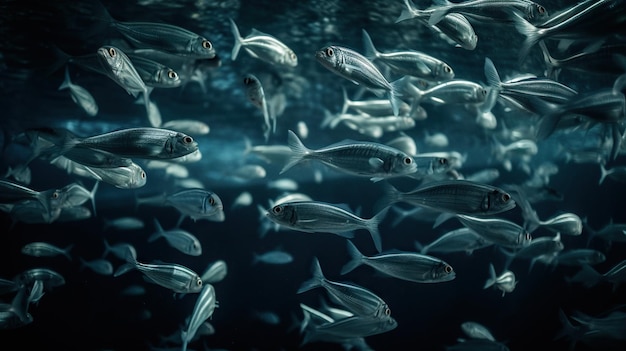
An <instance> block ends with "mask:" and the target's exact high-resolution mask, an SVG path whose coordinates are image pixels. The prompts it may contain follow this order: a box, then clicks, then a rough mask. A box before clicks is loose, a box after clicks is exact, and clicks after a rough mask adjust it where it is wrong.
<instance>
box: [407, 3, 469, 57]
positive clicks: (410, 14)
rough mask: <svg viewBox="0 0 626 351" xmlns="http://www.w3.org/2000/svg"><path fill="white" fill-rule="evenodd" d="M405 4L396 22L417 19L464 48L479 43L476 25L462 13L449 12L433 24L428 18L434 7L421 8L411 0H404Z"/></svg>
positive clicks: (467, 48)
mask: <svg viewBox="0 0 626 351" xmlns="http://www.w3.org/2000/svg"><path fill="white" fill-rule="evenodd" d="M404 4H405V5H406V9H404V10H402V13H401V14H400V16H399V17H398V19H396V23H399V22H402V21H406V20H409V19H417V20H418V21H419V22H421V23H423V24H424V25H427V26H430V27H431V28H433V29H435V30H438V31H440V32H441V33H443V34H444V35H446V36H447V37H448V38H449V39H451V40H452V41H454V43H456V45H457V46H460V47H462V48H463V49H466V50H474V49H475V48H476V44H478V36H477V35H476V32H475V31H474V27H472V25H471V24H470V22H469V21H468V20H467V18H465V16H463V15H462V14H460V13H449V14H447V15H445V16H444V17H443V18H442V19H441V20H440V21H439V22H437V23H436V24H435V25H432V26H431V25H430V24H429V23H428V19H429V18H430V15H431V14H432V13H433V12H434V10H433V9H426V10H420V9H418V8H416V6H415V4H413V3H412V2H411V0H404Z"/></svg>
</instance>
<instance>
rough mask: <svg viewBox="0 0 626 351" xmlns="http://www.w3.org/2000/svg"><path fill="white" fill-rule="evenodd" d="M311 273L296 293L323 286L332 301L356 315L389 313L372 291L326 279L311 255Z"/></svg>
mask: <svg viewBox="0 0 626 351" xmlns="http://www.w3.org/2000/svg"><path fill="white" fill-rule="evenodd" d="M311 273H312V274H313V277H312V278H311V279H309V280H307V281H305V282H303V283H302V285H300V288H299V289H298V294H301V293H303V292H306V291H309V290H311V289H314V288H316V287H323V288H324V289H325V290H326V292H328V294H329V295H330V297H331V298H332V300H333V301H335V302H337V303H339V304H341V305H342V306H344V307H345V308H347V309H348V310H349V311H350V312H352V313H354V314H355V315H357V316H360V317H375V318H385V316H390V315H391V310H390V309H389V306H388V305H387V303H386V302H385V301H383V299H381V298H380V297H379V296H377V295H376V294H374V293H373V292H371V291H369V290H367V289H365V288H363V287H360V286H358V285H354V284H349V283H342V282H335V281H331V280H328V279H326V277H325V276H324V273H323V272H322V267H321V266H320V263H319V260H318V259H317V257H313V265H312V266H311Z"/></svg>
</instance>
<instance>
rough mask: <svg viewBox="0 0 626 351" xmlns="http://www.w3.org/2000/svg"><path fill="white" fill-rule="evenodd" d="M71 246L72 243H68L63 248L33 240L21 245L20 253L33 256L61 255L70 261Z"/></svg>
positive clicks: (72, 245)
mask: <svg viewBox="0 0 626 351" xmlns="http://www.w3.org/2000/svg"><path fill="white" fill-rule="evenodd" d="M73 247H74V244H70V245H68V246H67V247H65V248H60V247H57V246H55V245H53V244H50V243H46V242H41V241H34V242H30V243H28V244H26V245H24V246H23V247H22V253H23V254H26V255H29V256H34V257H54V256H58V255H63V256H65V257H66V258H67V259H68V260H70V261H71V260H72V256H71V255H70V251H71V250H72V248H73Z"/></svg>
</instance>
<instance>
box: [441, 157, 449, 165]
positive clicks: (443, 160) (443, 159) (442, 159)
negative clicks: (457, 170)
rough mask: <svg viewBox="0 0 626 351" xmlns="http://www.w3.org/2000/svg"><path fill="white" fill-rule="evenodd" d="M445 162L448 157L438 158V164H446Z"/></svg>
mask: <svg viewBox="0 0 626 351" xmlns="http://www.w3.org/2000/svg"><path fill="white" fill-rule="evenodd" d="M447 163H448V159H446V158H440V159H439V164H440V165H445V164H447Z"/></svg>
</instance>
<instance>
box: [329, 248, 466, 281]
mask: <svg viewBox="0 0 626 351" xmlns="http://www.w3.org/2000/svg"><path fill="white" fill-rule="evenodd" d="M348 252H349V253H350V257H351V258H352V260H351V261H349V262H348V263H346V264H345V265H344V266H343V268H342V269H341V274H346V273H349V272H351V271H352V270H353V269H355V268H356V267H358V266H360V265H362V264H365V265H368V266H370V267H372V268H374V269H375V270H376V271H378V272H381V273H383V274H385V275H388V276H391V277H394V278H398V279H402V280H407V281H411V282H416V283H440V282H447V281H450V280H453V279H454V277H455V276H456V273H455V272H454V270H453V269H452V266H450V265H449V264H447V263H446V262H444V261H443V260H440V259H438V258H436V257H433V256H428V255H423V254H418V253H413V252H398V253H385V254H378V255H374V256H365V255H363V254H362V253H361V252H360V251H359V250H358V249H357V247H356V246H355V245H354V244H353V243H352V242H351V241H349V240H348Z"/></svg>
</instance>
